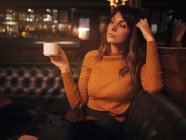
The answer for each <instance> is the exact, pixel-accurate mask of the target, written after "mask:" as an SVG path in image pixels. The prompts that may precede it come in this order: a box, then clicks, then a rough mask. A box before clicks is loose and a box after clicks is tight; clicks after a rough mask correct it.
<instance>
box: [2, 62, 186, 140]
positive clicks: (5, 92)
mask: <svg viewBox="0 0 186 140" xmlns="http://www.w3.org/2000/svg"><path fill="white" fill-rule="evenodd" d="M79 69H80V67H79V66H78V67H76V66H74V67H72V71H73V73H74V79H75V81H76V82H77V80H78V74H79V73H78V72H79V71H78V72H77V70H79ZM0 96H1V97H8V98H10V99H11V100H12V104H11V105H9V106H7V107H4V108H1V109H0V112H1V113H0V131H1V134H0V139H1V140H4V139H9V140H11V139H16V136H18V135H20V134H21V133H22V132H23V131H24V129H25V128H26V126H28V125H30V124H31V123H30V122H31V120H32V119H33V118H34V117H35V116H36V115H37V112H39V111H40V110H50V111H54V112H60V111H63V110H68V109H69V105H68V102H67V99H66V96H65V90H64V87H63V82H62V80H61V78H60V72H59V71H58V69H57V68H55V67H54V66H52V65H49V64H42V65H41V64H39V65H38V64H37V65H36V64H25V65H23V64H21V65H17V64H16V65H11V67H10V65H6V64H4V65H1V67H0ZM32 123H33V122H32ZM123 133H124V134H125V137H126V139H127V140H185V139H186V111H185V108H182V107H181V106H178V105H177V104H176V103H174V102H173V101H171V99H169V98H168V97H167V96H166V94H164V93H158V94H155V95H150V94H148V93H146V92H144V91H139V93H138V94H137V95H136V97H135V98H134V99H133V101H132V104H131V106H130V108H129V110H128V115H127V119H126V127H125V129H123ZM14 136H15V137H14Z"/></svg>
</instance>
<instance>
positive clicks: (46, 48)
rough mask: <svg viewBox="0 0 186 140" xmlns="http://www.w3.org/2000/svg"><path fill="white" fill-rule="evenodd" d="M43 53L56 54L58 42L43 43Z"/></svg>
mask: <svg viewBox="0 0 186 140" xmlns="http://www.w3.org/2000/svg"><path fill="white" fill-rule="evenodd" d="M43 55H45V56H57V55H58V43H57V42H50V43H49V42H47V43H43Z"/></svg>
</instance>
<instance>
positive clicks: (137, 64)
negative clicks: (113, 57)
mask: <svg viewBox="0 0 186 140" xmlns="http://www.w3.org/2000/svg"><path fill="white" fill-rule="evenodd" d="M117 12H120V13H121V15H122V17H123V19H124V20H125V21H126V22H127V25H128V27H129V29H130V37H129V38H128V40H127V41H126V42H125V45H124V46H125V47H123V48H122V55H123V59H124V61H126V64H127V66H125V67H123V68H121V69H120V70H119V74H120V75H121V76H124V75H125V74H127V73H130V77H131V79H132V83H135V82H137V83H140V77H139V73H140V69H141V67H142V65H143V64H144V63H145V57H146V49H145V39H144V38H143V35H142V33H141V31H140V30H139V28H137V27H136V23H137V22H138V21H139V20H140V19H141V18H145V17H146V11H143V10H142V9H139V8H136V7H129V6H119V7H117V9H115V11H114V13H113V14H112V15H111V17H113V16H114V15H115V14H116V13H117ZM107 29H108V28H107ZM107 29H106V30H105V32H104V33H103V35H102V38H101V45H100V48H99V54H98V56H97V57H96V58H97V60H100V61H101V59H102V57H103V56H105V55H109V53H110V52H111V45H110V43H108V42H107V39H106V34H107Z"/></svg>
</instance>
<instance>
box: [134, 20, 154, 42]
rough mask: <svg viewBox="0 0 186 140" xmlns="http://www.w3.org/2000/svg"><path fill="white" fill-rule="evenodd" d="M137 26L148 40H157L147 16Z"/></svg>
mask: <svg viewBox="0 0 186 140" xmlns="http://www.w3.org/2000/svg"><path fill="white" fill-rule="evenodd" d="M136 26H137V27H138V28H139V29H140V30H141V32H142V34H143V37H144V38H145V40H146V41H147V42H149V41H154V40H155V39H154V36H153V33H152V31H151V29H150V27H149V24H148V22H147V19H146V18H145V19H140V21H139V22H138V23H137V24H136Z"/></svg>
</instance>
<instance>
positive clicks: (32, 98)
mask: <svg viewBox="0 0 186 140" xmlns="http://www.w3.org/2000/svg"><path fill="white" fill-rule="evenodd" d="M79 69H80V66H79V65H75V64H74V65H73V64H72V72H73V76H74V80H75V82H77V80H78V76H79ZM0 98H8V99H10V100H11V104H10V105H8V106H3V107H0V140H7V139H8V138H10V137H12V136H15V135H19V134H21V133H22V132H23V130H24V129H25V128H26V126H27V125H28V124H29V123H30V121H31V120H32V119H33V118H34V117H35V116H36V115H37V113H38V111H40V110H42V109H44V108H46V107H48V108H49V107H51V108H52V110H54V111H55V110H57V111H58V110H67V109H68V108H69V104H68V101H67V100H66V96H65V90H64V86H63V81H62V79H61V77H60V71H59V70H58V69H57V68H56V67H55V66H54V65H52V64H50V63H45V64H44V63H42V64H41V63H25V64H23V63H21V64H19V63H15V64H14V63H11V64H0Z"/></svg>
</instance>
